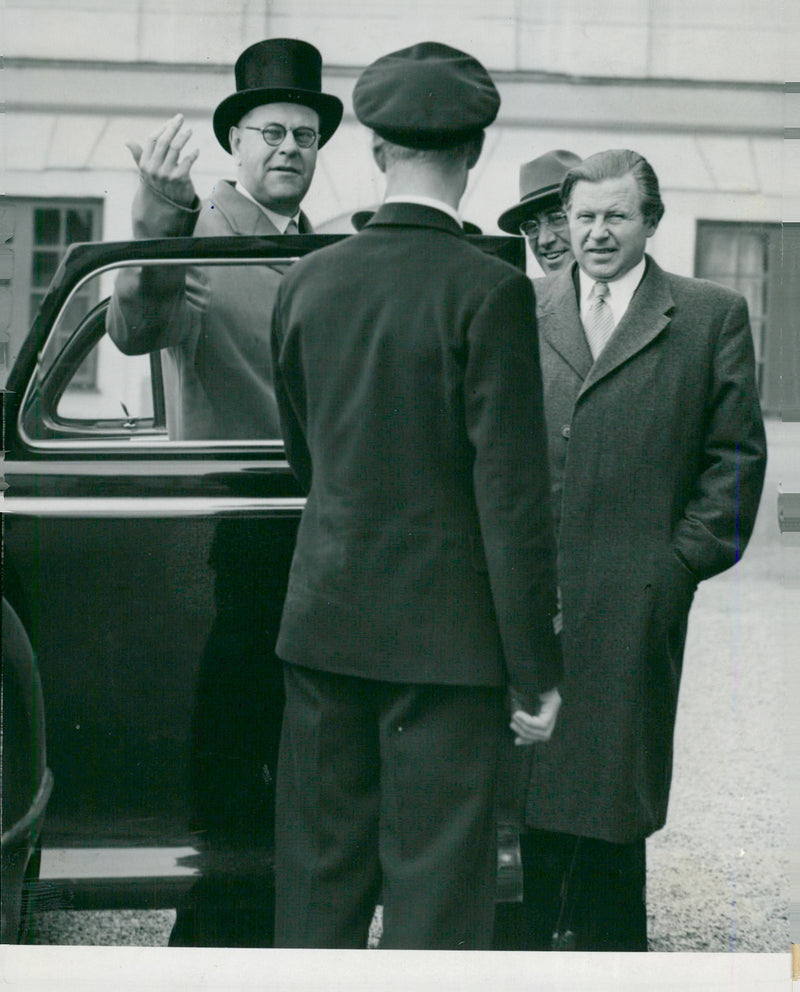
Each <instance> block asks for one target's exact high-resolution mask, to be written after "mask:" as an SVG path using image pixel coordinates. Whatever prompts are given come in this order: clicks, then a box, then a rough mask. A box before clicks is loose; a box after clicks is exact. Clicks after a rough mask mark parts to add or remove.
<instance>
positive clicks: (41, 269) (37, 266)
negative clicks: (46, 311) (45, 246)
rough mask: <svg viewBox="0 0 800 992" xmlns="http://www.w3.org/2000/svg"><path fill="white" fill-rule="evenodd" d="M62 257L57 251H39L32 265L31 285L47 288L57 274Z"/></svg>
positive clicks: (35, 254)
mask: <svg viewBox="0 0 800 992" xmlns="http://www.w3.org/2000/svg"><path fill="white" fill-rule="evenodd" d="M60 258H61V256H60V255H59V253H58V252H57V251H37V252H34V254H33V259H32V263H31V285H33V286H41V287H43V288H45V289H46V288H47V287H48V286H49V285H50V280H51V279H52V278H53V276H54V275H55V274H56V269H57V268H58V263H59V261H60Z"/></svg>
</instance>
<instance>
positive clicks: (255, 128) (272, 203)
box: [107, 38, 342, 440]
mask: <svg viewBox="0 0 800 992" xmlns="http://www.w3.org/2000/svg"><path fill="white" fill-rule="evenodd" d="M234 74H235V78H236V92H235V93H233V94H231V95H230V96H228V97H227V98H226V99H224V100H223V101H222V102H221V103H220V105H219V106H218V107H217V109H216V110H215V111H214V117H213V127H214V134H215V135H216V137H217V140H218V141H219V143H220V144H221V145H222V147H223V148H224V149H225V151H226V152H229V153H230V155H231V157H232V159H233V164H234V167H235V172H236V179H235V181H232V180H227V179H223V180H220V181H219V182H217V183H216V184H215V186H214V188H213V190H212V193H211V196H210V198H209V199H208V200H207V201H205V202H203V203H201V202H200V201H199V200H198V197H197V194H196V193H195V189H194V184H193V183H192V179H191V175H190V173H191V168H192V165H193V164H194V162H195V160H196V158H197V155H198V152H197V150H195V151H193V152H190V153H189V154H185V155H184V154H183V151H184V149H185V147H186V145H187V142H188V141H189V138H190V137H191V130H189V129H188V128H185V127H184V119H183V116H182V115H181V114H177V115H176V116H175V117H173V118H171V119H170V120H169V121H167V122H166V123H165V124H164V125H162V126H161V127H160V128H159V129H158V130H157V131H155V132H154V133H153V134H152V135H151V136H150V138H149V139H148V140H147V142H146V143H145V145H144V146H143V147H142V146H140V145H138V144H135V143H133V142H131V143H130V144H129V146H128V147H129V148H130V150H131V153H132V154H133V158H134V161H135V162H136V164H137V166H138V168H139V178H140V182H139V188H138V190H137V193H136V196H135V198H134V202H133V234H134V236H135V237H137V238H163V237H180V236H188V235H192V234H194V235H196V236H198V237H199V236H220V235H236V234H240V235H266V236H273V237H274V236H275V235H281V234H297V233H301V234H306V233H310V232H311V225H310V224H309V222H308V219H307V218H306V216H305V215H304V214H303V213H302V211H301V210H300V204H301V202H302V200H303V197H304V196H305V194H306V192H307V191H308V188H309V186H310V185H311V180H312V178H313V175H314V168H315V165H316V160H317V150H318V149H319V148H321V147H322V146H323V145H324V144H325V143H326V142H327V141H328V139H329V138H330V137H331V135H332V134H333V133H334V131H335V130H336V128H337V127H338V125H339V122H340V120H341V117H342V104H341V101H340V100H339V99H338V98H337V97H335V96H332V95H329V94H327V93H323V92H322V90H321V74H322V59H321V57H320V53H319V52H318V51H317V49H316V48H315V47H314V46H313V45H310V44H308V43H307V42H304V41H297V40H295V39H291V38H272V39H269V40H267V41H260V42H257V43H256V44H254V45H251V46H250V47H249V48H247V49H245V51H244V52H242V54H241V55H240V56H239V58H238V59H237V61H236V66H235V69H234ZM279 281H280V275H279V273H277V272H275V271H273V270H272V269H269V268H267V267H266V266H249V267H245V266H238V267H233V268H231V267H226V266H217V267H209V266H207V267H203V268H201V267H194V268H192V269H191V270H190V271H189V274H188V275H185V274H184V270H183V269H181V268H180V267H171V268H166V267H160V268H158V267H156V268H152V267H151V268H142V269H133V268H127V269H123V270H122V271H121V272H120V274H119V276H118V277H117V283H116V288H115V292H114V295H113V298H112V301H111V306H110V309H109V313H108V318H107V327H108V332H109V334H110V336H111V338H112V339H113V340H114V341H115V343H116V344H117V346H118V347H119V348H120V349H121V350H122V351H123V352H125V354H129V355H138V354H145V353H147V352H151V351H156V350H159V349H163V352H162V354H163V366H164V373H165V376H164V377H165V392H166V400H167V426H168V430H169V435H170V438H172V439H175V440H184V439H185V440H195V439H234V438H270V437H272V438H274V437H277V436H278V432H279V428H278V418H277V410H276V407H275V394H274V389H273V385H272V374H271V369H270V364H269V348H268V342H267V340H266V334H265V332H264V330H263V329H264V328H266V327H268V326H269V311H270V307H271V304H272V300H273V299H274V296H275V292H276V290H277V286H278V283H279Z"/></svg>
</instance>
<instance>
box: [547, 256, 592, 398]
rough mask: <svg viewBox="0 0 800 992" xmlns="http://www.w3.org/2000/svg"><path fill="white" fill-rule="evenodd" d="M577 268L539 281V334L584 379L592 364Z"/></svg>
mask: <svg viewBox="0 0 800 992" xmlns="http://www.w3.org/2000/svg"><path fill="white" fill-rule="evenodd" d="M573 271H574V269H573V268H569V269H567V270H566V271H565V272H561V273H559V274H558V275H554V276H550V277H548V278H544V279H540V280H537V281H536V292H537V296H538V297H539V299H538V300H537V308H536V312H537V320H538V323H539V333H540V334H541V336H542V337H543V338H544V339H545V340H546V341H547V342H548V344H549V345H550V346H551V347H552V348H553V349H554V350H555V351H556V352H558V354H559V355H560V356H561V357H562V358H563V359H564V361H565V362H566V363H567V364H568V365H569V366H570V368H572V369H573V370H574V371H575V373H576V374H577V375H578V376H579V377H580V378H581V379H586V376H587V375H588V374H589V370H590V369H591V367H592V353H591V352H590V351H589V345H588V344H587V342H586V334H585V332H584V330H583V324H582V323H581V315H580V311H579V310H578V300H577V296H576V293H575V283H574V281H573Z"/></svg>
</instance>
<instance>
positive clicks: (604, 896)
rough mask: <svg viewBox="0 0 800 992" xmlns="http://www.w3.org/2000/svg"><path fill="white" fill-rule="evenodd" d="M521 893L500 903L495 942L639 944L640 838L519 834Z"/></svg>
mask: <svg viewBox="0 0 800 992" xmlns="http://www.w3.org/2000/svg"><path fill="white" fill-rule="evenodd" d="M520 846H521V850H522V872H523V899H522V902H521V903H516V904H510V903H500V904H498V906H497V915H496V918H495V934H494V944H493V946H494V949H495V950H500V951H503V950H506V951H511V950H514V951H522V950H527V951H549V950H574V951H646V950H647V907H646V903H645V877H646V856H645V841H644V838H642V839H641V840H637V841H633V842H632V843H629V844H612V843H610V842H608V841H603V840H597V839H595V838H593V837H576V836H574V835H572V834H565V833H557V832H555V831H549V830H527V831H525V832H524V833H522V834H521V836H520Z"/></svg>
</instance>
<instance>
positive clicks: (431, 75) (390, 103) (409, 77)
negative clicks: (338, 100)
mask: <svg viewBox="0 0 800 992" xmlns="http://www.w3.org/2000/svg"><path fill="white" fill-rule="evenodd" d="M353 109H354V110H355V113H356V117H357V118H358V119H359V120H360V121H361V123H362V124H364V125H366V126H367V127H369V128H372V130H373V131H376V132H377V133H378V134H379V135H380V136H381V137H382V138H385V139H386V140H387V141H391V142H394V144H397V145H404V146H406V147H408V148H449V147H452V146H453V145H457V144H460V143H461V142H463V141H467V140H468V139H469V138H472V137H474V136H475V135H477V134H480V132H481V131H483V129H484V128H486V127H488V126H489V125H490V124H491V123H492V121H493V120H494V119H495V117H497V111H498V110H499V109H500V94H499V93H498V92H497V88H496V86H495V85H494V83H493V82H492V77H491V76H490V75H489V73H488V72H487V71H486V69H484V67H483V66H482V65H481V64H480V62H478V60H477V59H475V58H473V57H472V56H471V55H467V53H466V52H460V51H459V50H458V49H457V48H450V46H449V45H442V44H439V43H438V42H435V41H423V42H420V43H419V44H417V45H412V46H411V48H403V49H401V51H399V52H392V53H391V54H389V55H384V56H383V57H382V58H379V59H377V61H375V62H373V63H372V65H369V66H367V68H366V69H365V70H364V71H363V72H362V73H361V76H360V77H359V79H358V82H357V83H356V85H355V89H354V90H353Z"/></svg>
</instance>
